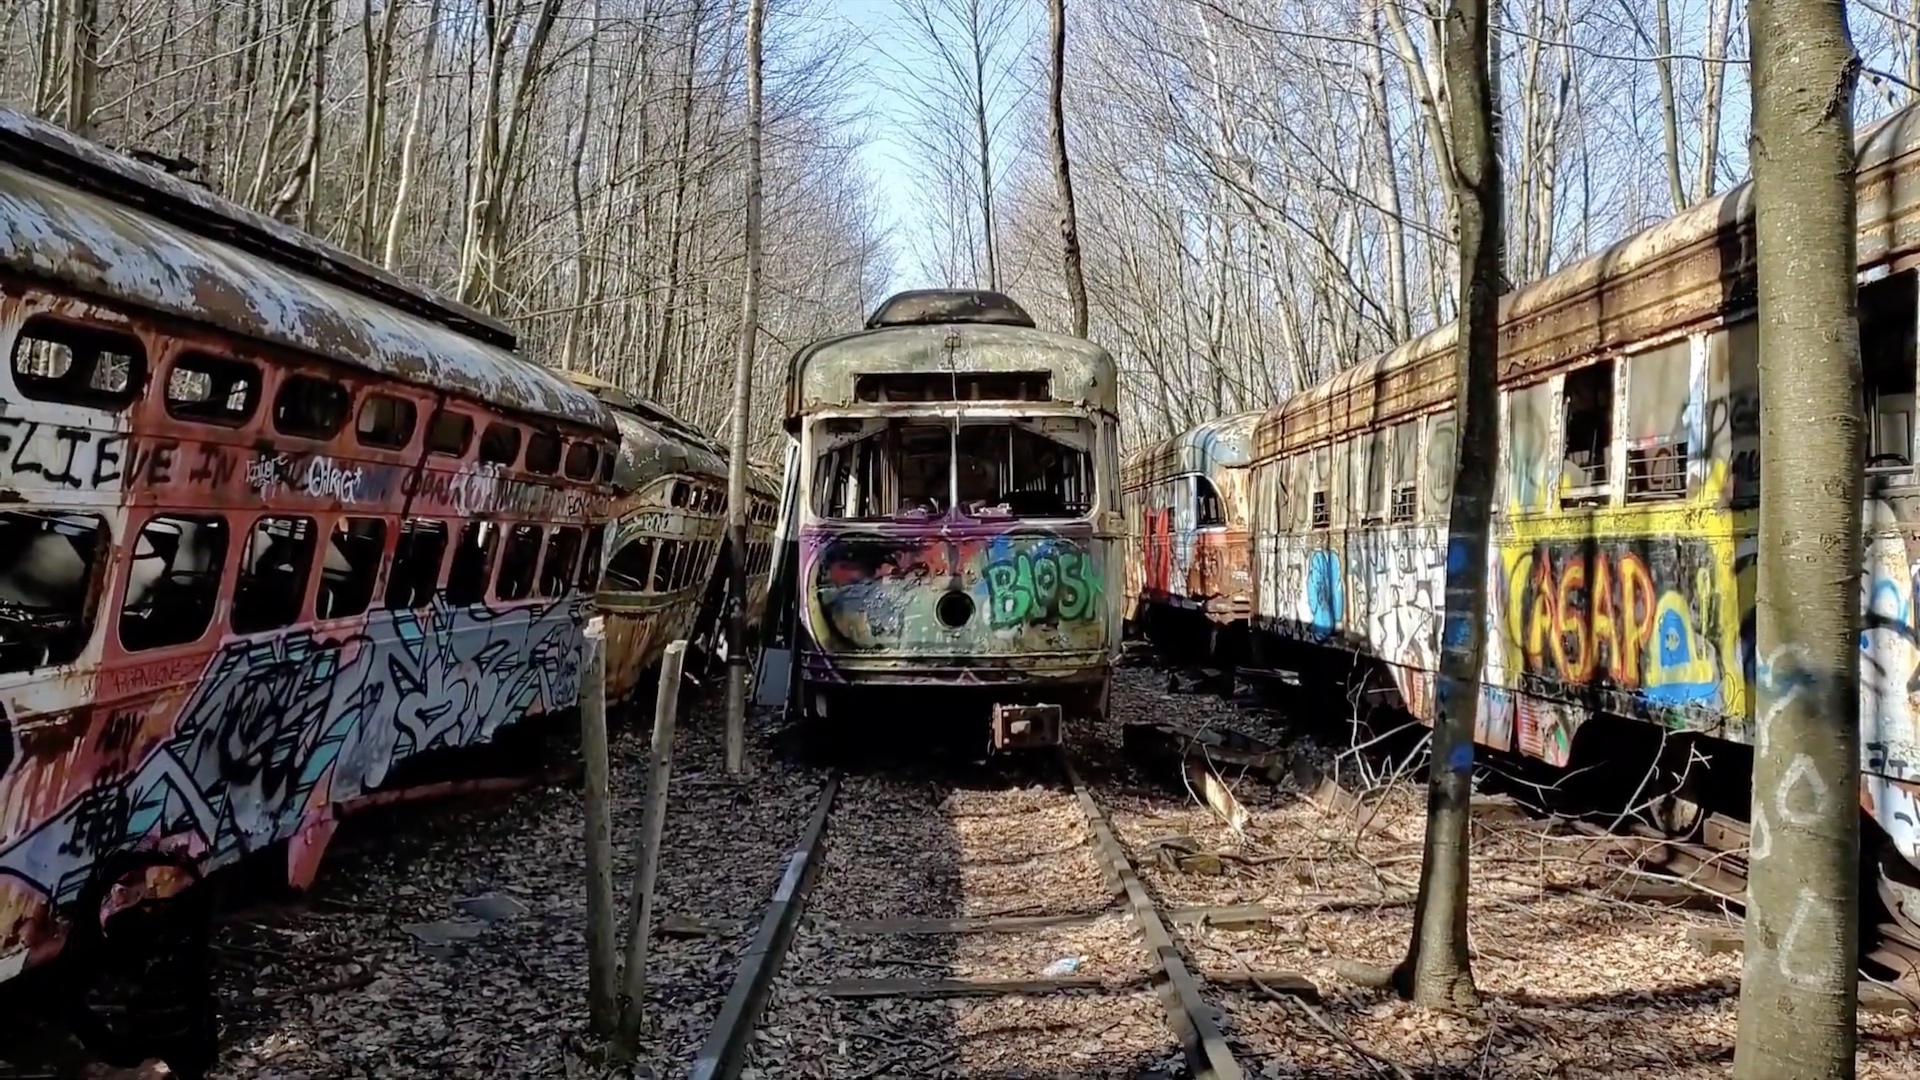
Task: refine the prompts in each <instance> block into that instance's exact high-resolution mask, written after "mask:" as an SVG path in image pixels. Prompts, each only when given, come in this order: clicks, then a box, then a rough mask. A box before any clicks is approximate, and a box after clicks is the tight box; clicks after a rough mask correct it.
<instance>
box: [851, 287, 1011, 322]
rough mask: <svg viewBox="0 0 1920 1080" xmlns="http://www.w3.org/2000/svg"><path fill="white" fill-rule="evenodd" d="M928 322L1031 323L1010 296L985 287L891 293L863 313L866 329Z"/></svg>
mask: <svg viewBox="0 0 1920 1080" xmlns="http://www.w3.org/2000/svg"><path fill="white" fill-rule="evenodd" d="M928 323H987V324H990V325H993V326H1024V327H1027V328H1029V329H1031V328H1032V327H1033V316H1031V315H1029V314H1027V311H1026V309H1025V308H1023V307H1021V306H1020V305H1019V304H1016V303H1014V302H1013V298H1012V297H1009V296H1006V295H1005V294H1002V293H997V292H990V291H988V290H986V289H912V290H909V291H907V292H902V293H894V294H893V295H892V296H889V297H887V298H886V300H884V301H882V302H881V304H880V306H879V307H878V308H876V309H874V312H873V314H872V315H870V316H868V317H867V329H869V330H878V329H880V328H881V327H883V326H923V325H926V324H928Z"/></svg>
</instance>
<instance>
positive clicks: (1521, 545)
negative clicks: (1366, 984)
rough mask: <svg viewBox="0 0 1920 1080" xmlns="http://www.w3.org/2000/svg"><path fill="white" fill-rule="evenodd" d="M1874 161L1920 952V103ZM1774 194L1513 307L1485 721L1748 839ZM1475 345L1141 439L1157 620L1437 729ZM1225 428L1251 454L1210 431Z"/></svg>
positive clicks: (1870, 680)
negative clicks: (1464, 355)
mask: <svg viewBox="0 0 1920 1080" xmlns="http://www.w3.org/2000/svg"><path fill="white" fill-rule="evenodd" d="M1857 165H1858V180H1857V185H1858V186H1857V191H1858V203H1859V258H1860V266H1859V289H1860V294H1859V305H1860V339H1861V354H1862V366H1863V375H1864V379H1865V399H1864V402H1863V408H1864V415H1865V417H1866V420H1867V431H1868V447H1867V457H1866V459H1865V460H1863V461H1862V462H1861V468H1862V470H1863V475H1864V477H1865V481H1866V483H1865V490H1866V492H1867V496H1866V500H1865V503H1864V505H1863V506H1862V507H1861V514H1862V518H1863V523H1864V525H1865V530H1866V532H1865V544H1866V551H1865V561H1864V564H1863V565H1862V567H1861V571H1860V598H1861V605H1862V612H1863V618H1862V624H1861V634H1860V646H1861V650H1862V656H1861V683H1860V719H1861V724H1862V731H1861V736H1862V737H1861V752H1862V758H1861V762H1860V765H1861V773H1862V776H1861V788H1860V792H1859V798H1860V805H1861V810H1862V814H1863V816H1864V818H1865V822H1866V825H1867V828H1866V831H1865V834H1864V836H1865V842H1864V843H1863V853H1862V854H1863V857H1864V858H1865V859H1866V860H1867V862H1868V864H1869V865H1868V866H1866V867H1864V868H1863V870H1864V871H1865V872H1866V873H1867V874H1868V875H1870V878H1869V879H1870V880H1872V879H1877V880H1878V883H1879V887H1878V889H1877V890H1869V892H1870V893H1871V894H1873V897H1874V899H1876V900H1877V901H1879V902H1881V903H1883V904H1884V906H1885V908H1886V910H1887V913H1888V916H1889V917H1890V918H1891V920H1892V928H1891V930H1890V931H1889V928H1888V927H1887V926H1882V927H1881V930H1882V931H1883V932H1884V934H1883V938H1884V940H1885V941H1887V942H1890V943H1891V944H1890V945H1889V946H1888V948H1890V949H1892V951H1893V952H1895V953H1898V954H1899V955H1900V956H1902V957H1903V958H1904V959H1902V960H1900V961H1899V963H1901V964H1906V965H1909V966H1911V967H1912V968H1913V969H1914V970H1916V971H1920V869H1917V867H1920V734H1916V732H1917V731H1920V728H1917V727H1916V719H1915V717H1916V712H1917V710H1920V613H1917V612H1920V589H1916V583H1917V582H1920V473H1916V470H1915V465H1914V454H1915V451H1916V445H1915V442H1914V440H1915V423H1914V420H1915V417H1914V400H1915V398H1914V391H1915V378H1916V354H1915V337H1916V334H1915V327H1916V320H1917V319H1920V303H1917V302H1916V301H1917V299H1920V287H1917V284H1916V283H1917V282H1920V110H1916V109H1907V110H1905V111H1902V112H1900V113H1896V114H1895V115H1893V116H1891V117H1889V118H1887V119H1886V120H1884V121H1882V122H1881V123H1879V124H1878V125H1876V126H1875V127H1874V128H1873V129H1871V130H1870V131H1868V132H1866V133H1864V134H1863V136H1862V137H1861V140H1860V142H1859V145H1858V160H1857ZM1752 200H1753V189H1752V186H1751V184H1745V185H1742V186H1740V187H1738V188H1735V189H1733V190H1731V191H1729V192H1727V193H1725V194H1723V195H1721V196H1718V197H1716V198H1713V199H1710V200H1708V201H1706V202H1703V203H1701V204H1699V205H1697V206H1694V207H1692V208H1690V209H1688V210H1686V211H1684V212H1683V213H1681V214H1679V215H1677V216H1675V217H1674V218H1672V219H1670V220H1668V221H1665V222H1663V223H1661V224H1659V225H1656V226H1654V227H1652V228H1650V229H1648V230H1646V231H1644V232H1642V233H1640V234H1638V235H1636V236H1633V237H1630V238H1628V239H1626V240H1624V241H1622V242H1620V243H1618V244H1616V245H1615V246H1613V247H1612V248H1611V249H1609V250H1607V251H1605V252H1603V253H1601V254H1599V255H1596V256H1594V257H1592V258H1589V259H1586V260H1584V261H1582V262H1579V263H1576V264H1574V265H1572V266H1570V267H1568V268H1566V269H1565V270H1563V271H1561V272H1559V273H1557V274H1554V275H1553V276H1551V277H1548V278H1546V279H1544V280H1542V281H1538V282H1534V283H1532V284H1528V285H1525V286H1522V287H1520V288H1518V289H1516V290H1515V291H1513V292H1512V293H1510V294H1508V295H1507V296H1506V297H1504V298H1503V299H1502V302H1501V305H1500V334H1499V347H1500V363H1499V378H1500V420H1499V427H1500V443H1501V445H1500V451H1499V455H1498V460H1499V461H1500V463H1501V464H1500V470H1501V471H1500V474H1499V476H1498V480H1497V482H1498V488H1497V490H1498V502H1497V506H1496V512H1495V520H1494V536H1493V540H1494V542H1493V545H1492V550H1491V552H1490V554H1489V561H1488V565H1487V567H1486V571H1487V575H1488V580H1489V583H1490V585H1489V588H1490V595H1489V612H1488V623H1489V625H1488V644H1487V649H1486V662H1485V669H1484V671H1483V672H1482V679H1483V689H1482V697H1481V700H1480V702H1479V709H1478V716H1477V718H1476V721H1475V732H1474V737H1475V740H1476V742H1478V743H1480V744H1481V745H1483V746H1486V747H1489V748H1492V749H1494V750H1498V751H1507V752H1512V753H1515V754H1518V755H1520V756H1521V757H1522V758H1525V759H1532V761H1533V762H1535V763H1536V765H1535V766H1533V767H1535V768H1541V767H1544V769H1545V770H1546V771H1547V773H1548V775H1549V776H1550V777H1553V778H1554V779H1553V781H1552V785H1553V786H1552V787H1551V788H1550V790H1553V791H1555V792H1556V793H1558V796H1559V797H1565V798H1569V799H1574V800H1577V799H1579V798H1580V797H1582V795H1581V793H1582V792H1583V791H1584V792H1585V793H1586V795H1587V796H1592V795H1593V792H1592V791H1591V790H1590V789H1589V784H1590V782H1594V778H1598V777H1601V776H1605V775H1612V776H1616V777H1619V778H1622V779H1624V781H1625V782H1626V783H1627V784H1628V785H1629V790H1631V785H1633V784H1636V783H1642V782H1644V783H1647V784H1648V787H1647V789H1646V791H1645V792H1643V793H1642V795H1641V798H1646V797H1654V800H1655V801H1654V803H1653V805H1652V807H1651V808H1650V810H1649V811H1648V812H1647V813H1646V816H1647V818H1648V819H1649V820H1648V823H1647V824H1648V827H1650V828H1653V829H1656V830H1658V831H1660V832H1662V833H1664V834H1665V835H1667V836H1668V837H1670V838H1674V839H1677V840H1688V839H1690V838H1694V837H1699V838H1702V839H1703V840H1704V841H1705V842H1706V843H1707V844H1708V846H1711V847H1714V848H1718V849H1727V850H1732V851H1735V852H1737V851H1738V850H1739V849H1740V848H1741V847H1742V846H1744V844H1745V842H1746V840H1745V831H1746V826H1745V824H1744V820H1743V819H1744V818H1745V817H1746V814H1747V808H1748V798H1749V794H1748V788H1749V787H1750V778H1751V774H1752V749H1751V747H1752V742H1753V737H1754V723H1753V701H1754V688H1755V687H1756V686H1757V685H1758V682H1757V681H1756V680H1763V679H1765V678H1766V663H1765V659H1764V658H1762V657H1756V656H1755V655H1754V639H1753V626H1754V622H1753V603H1754V592H1753V590H1754V573H1755V550H1756V547H1755V545H1756V532H1755V529H1756V525H1757V517H1756V510H1757V507H1758V505H1759V498H1760V492H1759V479H1760V471H1759V454H1760V424H1759V395H1758V388H1759V371H1758V361H1757V353H1756V347H1757V333H1756V329H1755V327H1756V321H1755V267H1754V233H1753V203H1752ZM1454 341H1455V328H1454V327H1453V326H1447V327H1443V328H1441V329H1439V330H1436V331H1434V332H1433V333H1430V334H1428V335H1426V336H1424V337H1421V338H1418V339H1416V340H1414V341H1411V342H1408V343H1406V344H1404V345H1402V346H1400V347H1399V348H1397V349H1394V350H1393V351H1391V352H1389V353H1387V354H1385V355H1383V356H1381V357H1378V358H1377V359H1375V360H1373V361H1371V362H1368V363H1364V364H1361V365H1359V366H1358V367H1355V368H1353V369H1350V370H1348V371H1346V372H1343V373H1341V374H1340V375H1337V376H1335V377H1334V378H1332V379H1331V380H1329V381H1327V382H1325V383H1322V384H1321V385H1318V386H1314V387H1310V388H1307V389H1304V390H1302V391H1301V392H1299V393H1298V394H1296V395H1294V396H1293V397H1292V398H1290V399H1288V400H1286V401H1284V402H1281V403H1279V404H1277V405H1275V406H1274V407H1272V408H1271V409H1268V410H1266V412H1265V413H1264V414H1263V415H1260V416H1259V417H1258V418H1257V420H1256V421H1255V422H1253V423H1252V424H1251V425H1249V423H1248V421H1247V418H1246V417H1245V416H1241V417H1234V418H1228V419H1223V420H1219V421H1215V422H1214V423H1212V424H1210V425H1207V426H1205V427H1203V428H1201V429H1199V430H1196V431H1194V432H1190V433H1188V434H1186V435H1183V436H1181V437H1178V438H1176V439H1174V440H1171V441H1170V442H1169V443H1166V444H1162V445H1161V446H1157V447H1150V448H1145V449H1143V450H1141V451H1140V452H1138V453H1137V454H1136V455H1134V456H1133V457H1132V458H1131V459H1130V461H1129V464H1128V468H1127V472H1126V475H1127V477H1128V487H1127V493H1126V497H1127V500H1128V509H1129V513H1130V515H1132V518H1133V521H1134V523H1135V530H1136V533H1137V535H1138V536H1139V537H1140V540H1141V543H1140V544H1139V545H1138V547H1137V554H1136V556H1135V558H1136V560H1137V566H1135V567H1132V568H1130V579H1129V580H1130V589H1131V591H1132V594H1133V595H1132V596H1131V598H1130V599H1131V600H1132V601H1133V603H1134V604H1135V605H1136V606H1137V608H1138V609H1139V610H1140V611H1141V612H1142V613H1144V615H1145V621H1146V623H1147V624H1148V626H1149V628H1152V627H1155V626H1167V625H1170V624H1171V622H1172V621H1173V620H1177V619H1182V618H1188V619H1190V618H1192V617H1194V616H1195V614H1196V613H1198V614H1201V615H1204V617H1205V618H1207V619H1209V620H1211V621H1212V622H1213V623H1214V624H1215V625H1216V626H1217V627H1218V628H1219V629H1220V630H1221V631H1222V634H1221V640H1222V641H1223V642H1224V643H1226V644H1228V645H1229V647H1230V648H1231V652H1232V654H1231V655H1230V656H1228V657H1226V659H1228V660H1230V661H1241V662H1247V663H1250V665H1251V667H1253V668H1254V669H1261V668H1265V669H1269V670H1271V669H1273V668H1282V669H1286V670H1290V671H1294V672H1297V673H1299V675H1300V676H1301V677H1302V678H1303V679H1306V678H1308V677H1309V676H1311V678H1312V679H1314V680H1315V681H1319V682H1321V683H1323V684H1336V685H1335V688H1337V689H1344V690H1348V691H1357V692H1358V695H1359V697H1358V698H1357V699H1358V700H1369V701H1372V702H1374V703H1376V704H1379V705H1384V706H1387V707H1389V708H1390V709H1393V710H1404V711H1406V712H1410V713H1412V714H1413V715H1414V716H1417V717H1419V718H1420V719H1421V720H1423V721H1426V722H1428V723H1431V721H1432V716H1433V708H1434V680H1435V677H1436V667H1437V664H1438V659H1439V640H1438V632H1439V625H1440V622H1441V614H1442V604H1443V596H1444V594H1443V578H1444V574H1445V565H1444V564H1445V550H1446V529H1447V515H1448V512H1449V497H1450V487H1451V483H1452V472H1451V469H1452V465H1453V451H1454V413H1453V399H1454V360H1453V345H1454ZM1226 431H1231V432H1233V433H1234V439H1233V440H1231V441H1232V442H1233V443H1234V444H1235V445H1234V446H1233V449H1232V452H1231V453H1228V454H1221V453H1208V452H1207V451H1208V448H1209V447H1216V446H1218V445H1219V440H1218V438H1217V436H1218V435H1219V434H1220V433H1222V432H1226ZM1247 434H1250V435H1251V440H1250V445H1244V446H1243V445H1240V443H1241V441H1242V439H1243V437H1244V436H1245V435H1247ZM1223 548H1225V549H1232V550H1222V549H1223ZM1242 567H1244V568H1245V572H1244V573H1242V572H1241V568H1242ZM1361 712H1362V713H1363V714H1364V712H1365V710H1361ZM1543 790H1549V789H1543ZM1881 921H1884V920H1881ZM1868 925H1869V926H1871V925H1874V923H1873V922H1871V921H1870V922H1869V923H1868ZM1902 950H1904V951H1902ZM1893 966H1898V964H1894V965H1893Z"/></svg>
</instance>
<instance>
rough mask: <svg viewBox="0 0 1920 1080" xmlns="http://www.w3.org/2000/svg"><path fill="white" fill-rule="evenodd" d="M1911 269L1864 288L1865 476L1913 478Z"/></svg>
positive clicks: (1884, 481) (1882, 481)
mask: <svg viewBox="0 0 1920 1080" xmlns="http://www.w3.org/2000/svg"><path fill="white" fill-rule="evenodd" d="M1914 280H1915V274H1914V272H1913V271H1910V270H1909V271H1905V272H1903V273H1899V274H1894V275H1892V276H1891V277H1885V278H1881V279H1880V280H1879V281H1875V282H1870V283H1868V284H1866V285H1862V286H1861V287H1860V375H1861V379H1862V389H1863V390H1864V391H1865V398H1866V409H1867V462H1866V465H1867V475H1868V476H1869V477H1874V478H1876V479H1875V481H1874V482H1875V483H1877V484H1887V483H1900V484H1908V483H1912V482H1913V479H1914V476H1913V405H1914V314H1915V313H1914V307H1915V304H1914V299H1915V297H1914Z"/></svg>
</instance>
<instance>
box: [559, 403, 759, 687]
mask: <svg viewBox="0 0 1920 1080" xmlns="http://www.w3.org/2000/svg"><path fill="white" fill-rule="evenodd" d="M568 377H570V378H571V379H573V381H574V382H576V383H578V384H580V385H581V386H584V387H586V388H588V389H589V390H591V391H592V392H593V393H594V394H595V395H596V396H598V397H599V399H600V401H601V403H602V404H604V405H606V406H607V407H608V408H609V409H611V410H612V411H613V417H614V420H615V422H616V423H617V424H618V425H619V427H620V454H619V457H618V459H617V460H616V462H615V465H614V472H613V482H614V486H615V488H616V489H618V495H617V496H616V499H615V502H614V504H613V508H612V511H611V517H612V522H611V525H610V529H611V537H610V539H609V541H608V543H607V566H606V573H605V575H604V576H603V577H602V579H601V582H600V592H599V595H598V597H597V598H596V599H597V601H598V605H599V608H600V610H601V611H603V612H605V613H606V625H607V697H608V700H609V701H613V702H628V703H631V702H632V701H633V699H634V696H635V693H636V691H638V690H640V689H642V687H643V685H644V683H645V677H646V675H647V673H648V672H649V671H651V670H652V669H653V668H654V667H655V666H656V665H657V664H659V662H660V658H661V656H662V655H663V654H664V653H665V652H666V649H667V643H668V642H671V641H673V640H675V639H678V638H688V639H691V640H692V642H693V643H694V644H695V646H696V648H697V650H698V654H699V655H696V656H693V657H690V658H689V664H690V665H704V664H705V663H706V662H707V661H708V660H710V659H711V658H713V657H714V655H715V654H716V652H717V649H716V646H717V645H718V643H719V641H720V639H721V637H722V636H723V635H724V632H725V620H724V619H723V618H722V617H721V616H722V614H723V613H724V610H725V606H724V600H725V597H726V590H727V588H728V581H729V568H730V560H731V559H732V558H733V555H732V553H731V552H729V551H727V550H726V526H727V518H726V498H727V451H726V448H725V447H723V446H722V445H720V443H718V442H717V441H715V440H714V439H713V438H711V437H710V436H708V435H707V434H705V433H704V432H702V431H700V430H699V429H698V428H696V427H694V426H693V425H691V424H689V423H687V422H685V421H683V420H681V419H679V418H678V417H675V416H674V415H673V414H672V413H670V412H668V411H667V410H665V409H664V408H661V407H660V406H659V405H656V404H654V403H652V402H648V401H645V400H643V399H640V398H636V397H634V396H633V395H631V394H628V393H627V392H626V391H624V390H621V389H619V388H618V387H616V386H614V385H612V384H611V383H608V382H605V381H603V380H600V379H596V378H593V377H591V376H588V375H584V374H581V373H578V372H569V373H568ZM775 499H776V496H775V494H774V485H773V483H772V482H771V481H769V480H768V479H767V477H766V476H765V475H764V474H762V473H761V472H759V471H758V470H756V469H752V468H749V469H748V470H747V552H746V564H747V565H746V570H747V596H746V604H747V614H748V625H749V628H750V629H751V628H754V627H757V625H758V623H759V619H760V615H761V613H762V612H763V611H764V610H765V607H766V598H767V579H768V574H769V571H770V569H771V567H772V562H773V560H772V554H773V543H772V540H773V524H774V518H775V516H776V511H777V509H778V505H777V503H776V502H775Z"/></svg>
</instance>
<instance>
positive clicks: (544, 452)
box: [527, 431, 560, 476]
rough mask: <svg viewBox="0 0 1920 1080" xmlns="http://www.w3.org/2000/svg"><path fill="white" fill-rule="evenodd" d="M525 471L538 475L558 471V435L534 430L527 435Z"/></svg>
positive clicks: (549, 474) (551, 473)
mask: <svg viewBox="0 0 1920 1080" xmlns="http://www.w3.org/2000/svg"><path fill="white" fill-rule="evenodd" d="M527 471H528V472H530V473H534V474H535V475H538V476H552V475H553V474H554V473H556V472H559V471H560V436H558V435H555V434H554V433H552V432H550V431H536V432H534V433H533V434H532V435H530V436H528V437H527Z"/></svg>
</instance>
